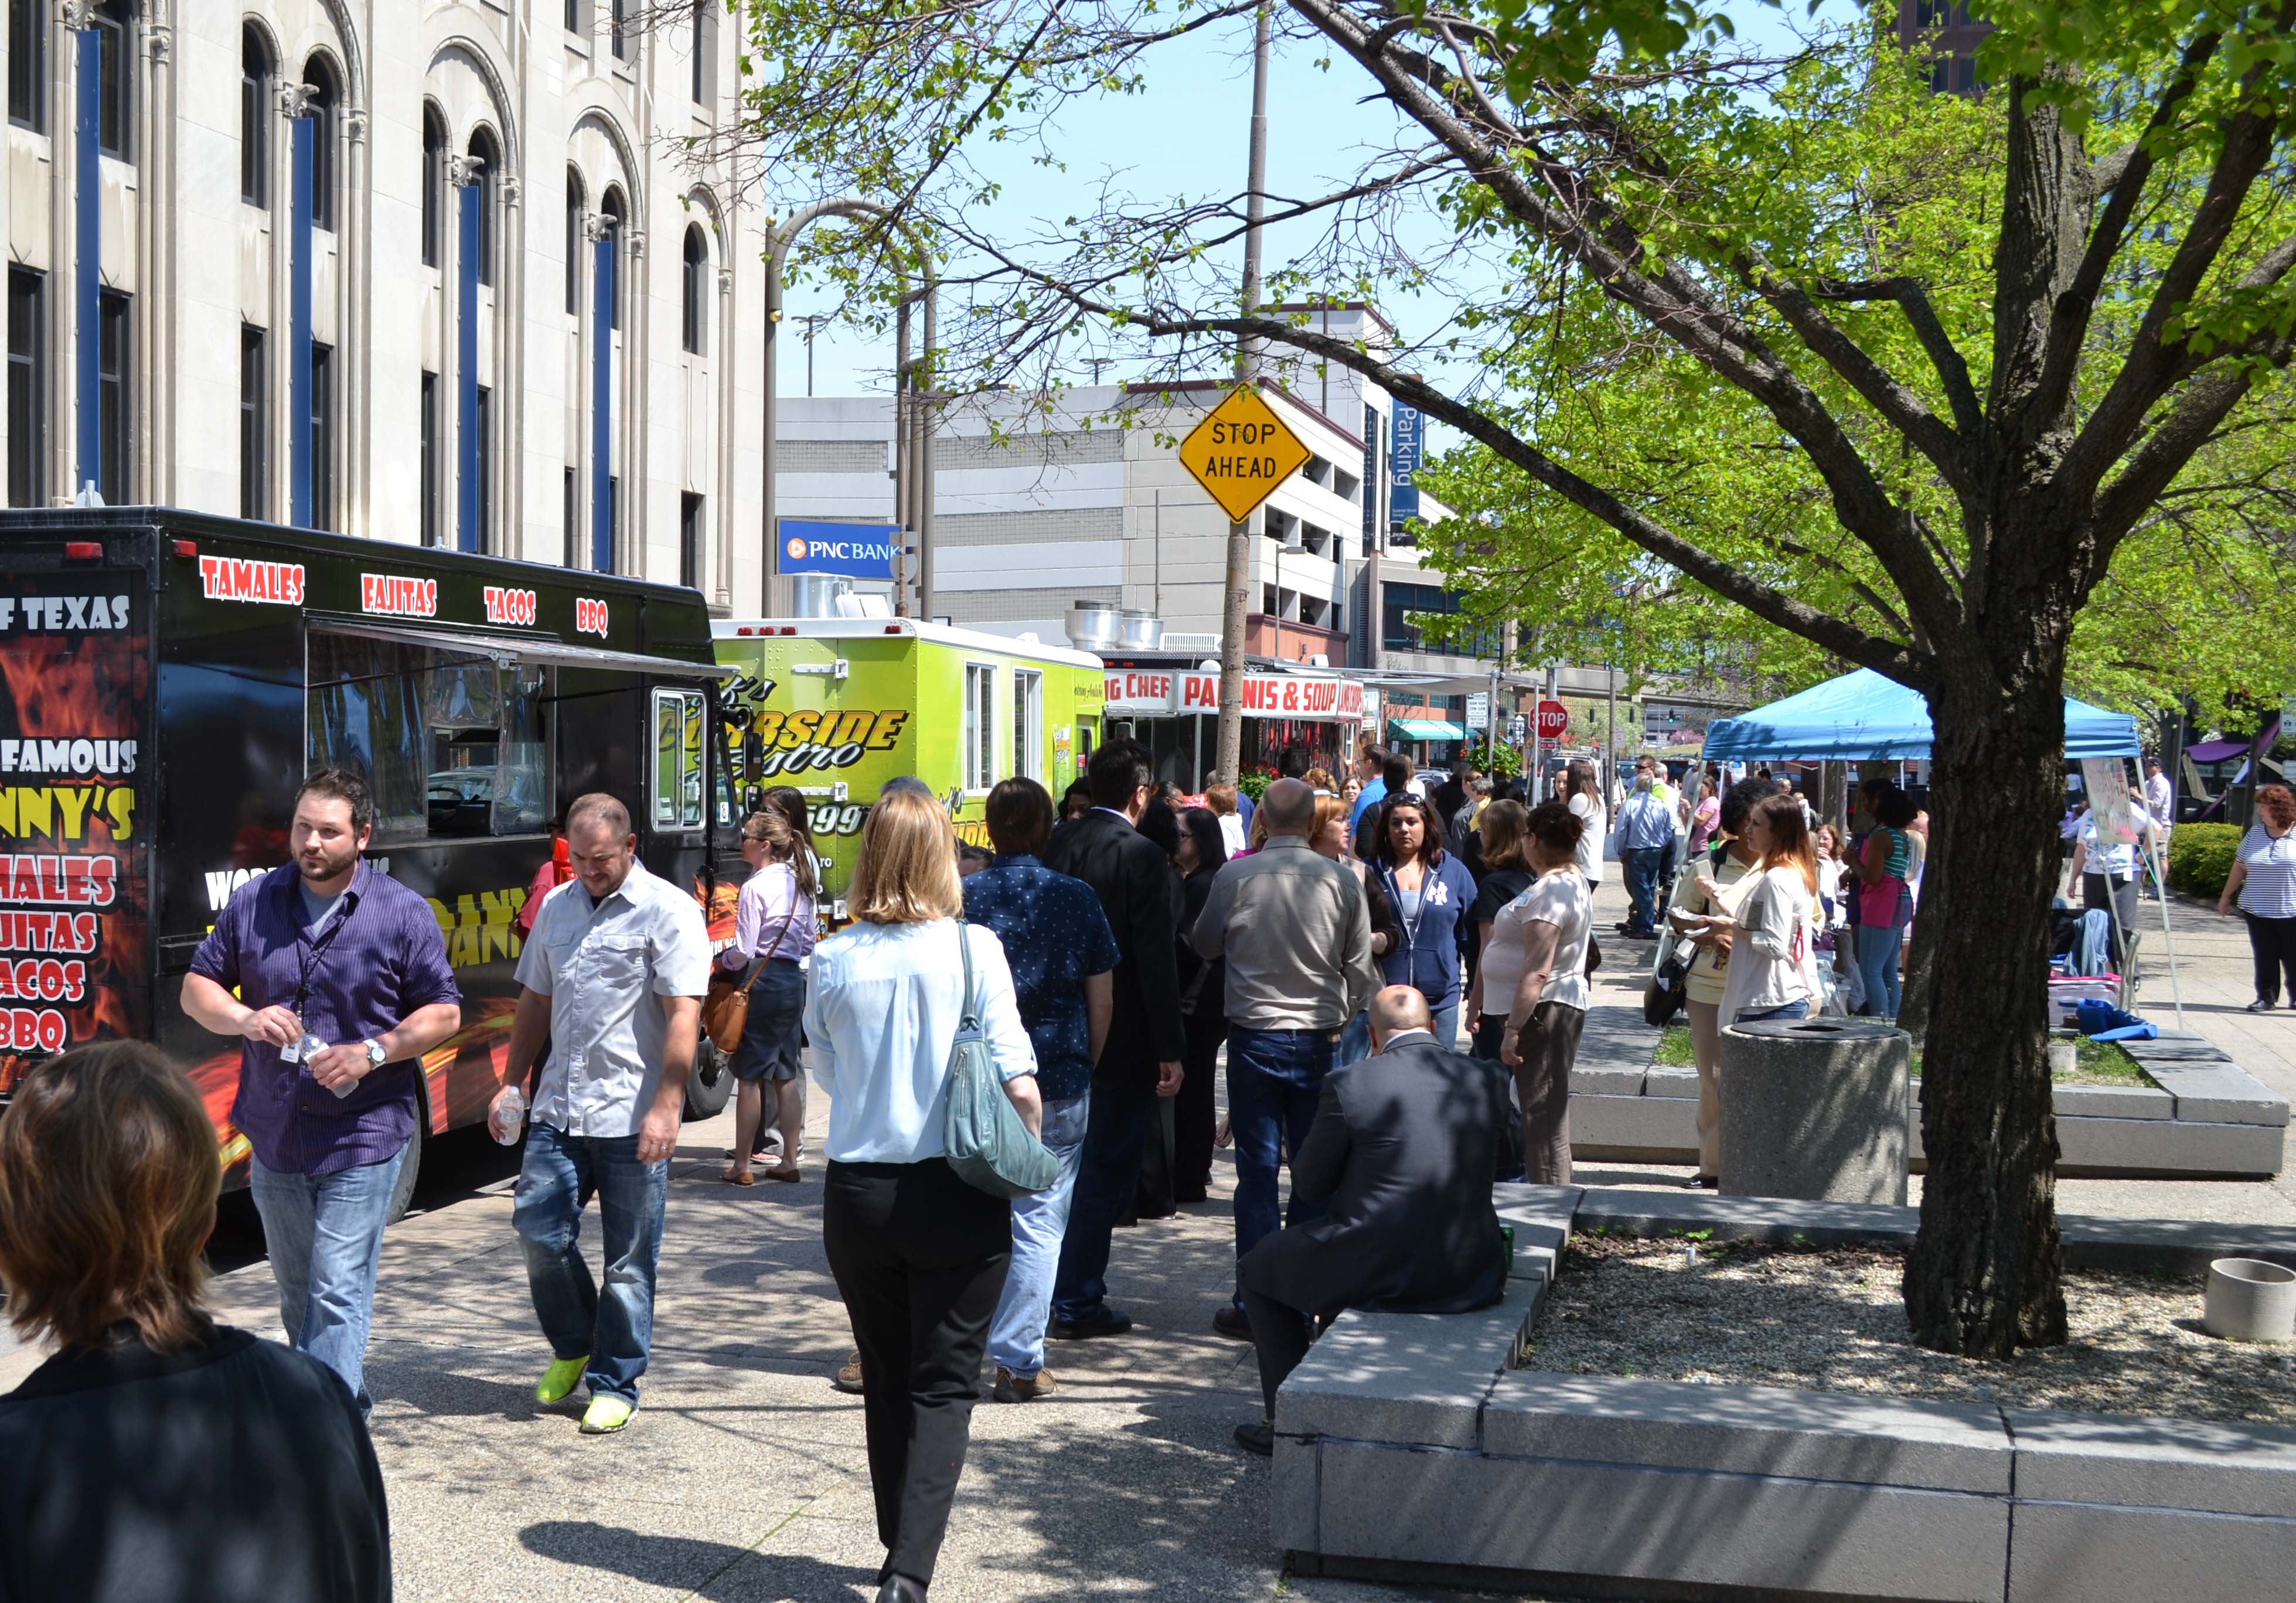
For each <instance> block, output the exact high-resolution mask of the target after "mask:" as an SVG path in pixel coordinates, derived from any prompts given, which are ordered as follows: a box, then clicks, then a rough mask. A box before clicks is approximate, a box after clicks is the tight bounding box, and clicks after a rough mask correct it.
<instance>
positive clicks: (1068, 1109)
mask: <svg viewBox="0 0 2296 1603" xmlns="http://www.w3.org/2000/svg"><path fill="white" fill-rule="evenodd" d="M1091 1108H1092V1093H1091V1092H1086V1093H1085V1094H1084V1095H1083V1096H1080V1097H1064V1098H1062V1100H1059V1101H1057V1102H1047V1103H1046V1104H1045V1124H1044V1136H1043V1140H1044V1143H1045V1145H1046V1147H1048V1148H1050V1149H1052V1154H1053V1156H1054V1157H1057V1158H1059V1159H1060V1160H1061V1177H1060V1178H1059V1179H1058V1180H1056V1181H1054V1182H1053V1183H1052V1184H1051V1185H1049V1186H1046V1188H1045V1189H1044V1190H1041V1191H1038V1192H1036V1193H1035V1194H1034V1195H1032V1196H1028V1197H1016V1198H1013V1262H1012V1264H1010V1265H1009V1266H1008V1267H1007V1268H1006V1269H1005V1292H1004V1295H1003V1296H1000V1297H998V1298H997V1299H996V1317H995V1318H994V1319H993V1320H991V1321H989V1324H988V1357H989V1361H990V1362H993V1363H996V1364H999V1365H1002V1366H1003V1367H1004V1368H1005V1369H1008V1370H1012V1371H1013V1373H1014V1374H1015V1375H1018V1376H1020V1377H1021V1378H1022V1379H1024V1380H1025V1379H1027V1378H1029V1377H1030V1376H1032V1375H1034V1374H1035V1373H1036V1372H1037V1370H1041V1369H1043V1368H1044V1367H1045V1319H1046V1315H1047V1314H1049V1313H1051V1312H1052V1307H1053V1276H1054V1273H1055V1272H1057V1271H1058V1270H1059V1268H1060V1264H1061V1242H1062V1239H1063V1238H1064V1237H1065V1236H1066V1235H1067V1234H1068V1229H1069V1203H1070V1201H1071V1200H1072V1199H1073V1198H1074V1197H1075V1195H1076V1177H1077V1166H1078V1160H1079V1159H1081V1158H1082V1157H1083V1156H1084V1133H1085V1129H1086V1127H1087V1125H1088V1124H1089V1123H1090V1112H1091Z"/></svg>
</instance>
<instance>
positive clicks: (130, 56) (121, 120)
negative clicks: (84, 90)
mask: <svg viewBox="0 0 2296 1603" xmlns="http://www.w3.org/2000/svg"><path fill="white" fill-rule="evenodd" d="M95 32H96V43H97V47H98V48H97V73H96V102H95V103H96V117H95V144H96V148H97V149H98V150H100V151H102V152H103V153H104V154H105V155H107V156H113V157H117V158H118V159H120V160H122V161H133V160H135V7H134V5H132V4H130V3H129V0H102V3H101V4H98V5H97V6H96V8H95Z"/></svg>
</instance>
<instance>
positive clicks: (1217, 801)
mask: <svg viewBox="0 0 2296 1603" xmlns="http://www.w3.org/2000/svg"><path fill="white" fill-rule="evenodd" d="M1235 798H1236V789H1235V787H1234V785H1231V784H1229V783H1227V782H1226V781H1221V782H1220V783H1218V784H1217V785H1208V786H1206V787H1205V789H1204V806H1206V807H1207V808H1209V809H1210V812H1211V815H1212V816H1213V817H1214V818H1217V819H1218V820H1219V832H1220V844H1221V846H1223V847H1224V848H1225V853H1226V856H1227V857H1233V856H1234V855H1236V854H1237V853H1238V852H1240V851H1242V850H1243V842H1244V825H1243V815H1242V814H1241V813H1240V812H1238V811H1237V808H1236V799H1235ZM1223 860H1225V859H1223Z"/></svg>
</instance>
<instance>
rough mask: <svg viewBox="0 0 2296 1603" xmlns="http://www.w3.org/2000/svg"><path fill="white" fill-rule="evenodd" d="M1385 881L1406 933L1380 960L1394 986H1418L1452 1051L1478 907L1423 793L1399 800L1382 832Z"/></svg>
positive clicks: (1469, 878)
mask: <svg viewBox="0 0 2296 1603" xmlns="http://www.w3.org/2000/svg"><path fill="white" fill-rule="evenodd" d="M1378 867H1379V882H1380V888H1381V889H1382V890H1384V891H1385V892H1386V893H1387V899H1388V903H1389V905H1390V906H1391V907H1392V908H1393V909H1394V911H1395V920H1396V922H1397V923H1398V925H1400V926H1401V927H1402V938H1401V939H1399V940H1398V941H1397V942H1396V943H1395V945H1393V946H1392V947H1390V949H1389V951H1388V953H1387V954H1386V955H1385V956H1384V957H1382V958H1381V959H1380V967H1381V969H1382V970H1383V971H1384V972H1385V975H1386V979H1387V983H1388V984H1389V985H1390V986H1412V987H1413V988H1414V989H1415V990H1416V991H1418V993H1419V994H1421V995H1423V996H1424V997H1425V998H1426V999H1427V1006H1428V1008H1429V1010H1431V1011H1432V1012H1433V1013H1434V1015H1435V1039H1436V1040H1437V1041H1438V1042H1439V1043H1441V1044H1442V1045H1443V1046H1444V1048H1445V1049H1446V1050H1450V1049H1454V1048H1456V1046H1457V1044H1458V1039H1459V926H1460V921H1461V920H1464V918H1465V917H1466V916H1467V910H1468V909H1469V908H1470V907H1472V906H1473V905H1474V901H1475V879H1474V876H1473V875H1472V874H1470V873H1469V872H1468V871H1467V866H1466V864H1464V863H1461V862H1460V861H1459V860H1458V859H1457V858H1456V857H1454V856H1453V855H1451V854H1450V853H1448V852H1447V851H1445V850H1444V849H1443V825H1442V822H1441V821H1440V820H1439V819H1438V818H1437V817H1436V816H1435V809H1434V808H1433V807H1431V806H1429V805H1428V804H1427V803H1426V802H1424V801H1422V800H1421V799H1420V798H1419V797H1415V796H1410V795H1404V796H1397V797H1390V798H1389V799H1388V801H1387V802H1386V803H1385V804H1384V812H1383V814H1382V818H1381V820H1380V830H1379V863H1378Z"/></svg>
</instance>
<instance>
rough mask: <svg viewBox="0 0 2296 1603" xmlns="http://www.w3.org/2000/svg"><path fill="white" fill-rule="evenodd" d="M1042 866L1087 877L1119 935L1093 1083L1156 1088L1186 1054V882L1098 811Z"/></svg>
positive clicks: (1070, 830) (1057, 839)
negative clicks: (1182, 943)
mask: <svg viewBox="0 0 2296 1603" xmlns="http://www.w3.org/2000/svg"><path fill="white" fill-rule="evenodd" d="M1043 861H1044V864H1045V866H1046V868H1048V869H1051V870H1053V871H1054V872H1056V873H1062V874H1068V875H1070V876H1072V877H1073V878H1075V879H1081V880H1083V881H1084V882H1085V883H1086V884H1087V885H1089V886H1091V887H1092V888H1093V893H1094V894H1095V896H1099V898H1100V910H1101V912H1104V913H1106V914H1107V915H1108V927H1109V928H1110V929H1111V930H1113V931H1115V934H1116V950H1117V952H1118V953H1119V954H1120V956H1119V961H1118V962H1117V965H1116V977H1115V979H1114V982H1113V984H1114V986H1115V991H1116V1007H1115V1010H1114V1013H1113V1015H1112V1017H1111V1018H1110V1020H1109V1026H1108V1043H1107V1044H1106V1045H1104V1046H1103V1047H1102V1048H1101V1052H1100V1063H1099V1065H1098V1067H1096V1068H1095V1070H1094V1072H1093V1084H1095V1085H1118V1084H1126V1083H1128V1082H1130V1083H1133V1084H1145V1085H1149V1086H1152V1085H1154V1084H1155V1082H1156V1066H1157V1064H1159V1063H1160V1062H1175V1063H1177V1062H1179V1061H1181V1060H1182V1059H1185V1057H1186V1056H1187V1037H1186V1035H1185V1028H1184V1026H1183V1025H1182V1023H1181V1018H1180V969H1179V953H1178V952H1177V950H1176V948H1175V945H1174V943H1175V942H1176V941H1177V940H1178V938H1179V934H1180V877H1179V876H1178V875H1177V874H1176V873H1174V872H1173V871H1172V864H1171V861H1170V859H1169V858H1167V857H1166V856H1165V855H1164V854H1163V853H1162V852H1160V851H1159V850H1157V848H1156V846H1155V844H1154V843H1153V842H1152V841H1151V840H1149V839H1148V838H1147V837H1146V836H1144V835H1143V834H1141V833H1140V831H1139V830H1136V829H1134V828H1133V827H1132V826H1131V825H1130V824H1128V823H1127V822H1125V821H1124V820H1123V819H1121V818H1119V817H1118V816H1117V815H1116V814H1113V813H1103V812H1102V811H1100V810H1099V809H1098V808H1095V809H1094V810H1093V811H1092V812H1090V813H1087V814H1085V815H1084V816H1083V817H1082V818H1079V819H1078V820H1077V821H1076V822H1074V823H1071V824H1068V825H1066V826H1064V827H1062V829H1060V830H1055V831H1054V834H1053V838H1052V841H1051V843H1050V844H1049V845H1047V846H1046V847H1045V852H1044V859H1043Z"/></svg>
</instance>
